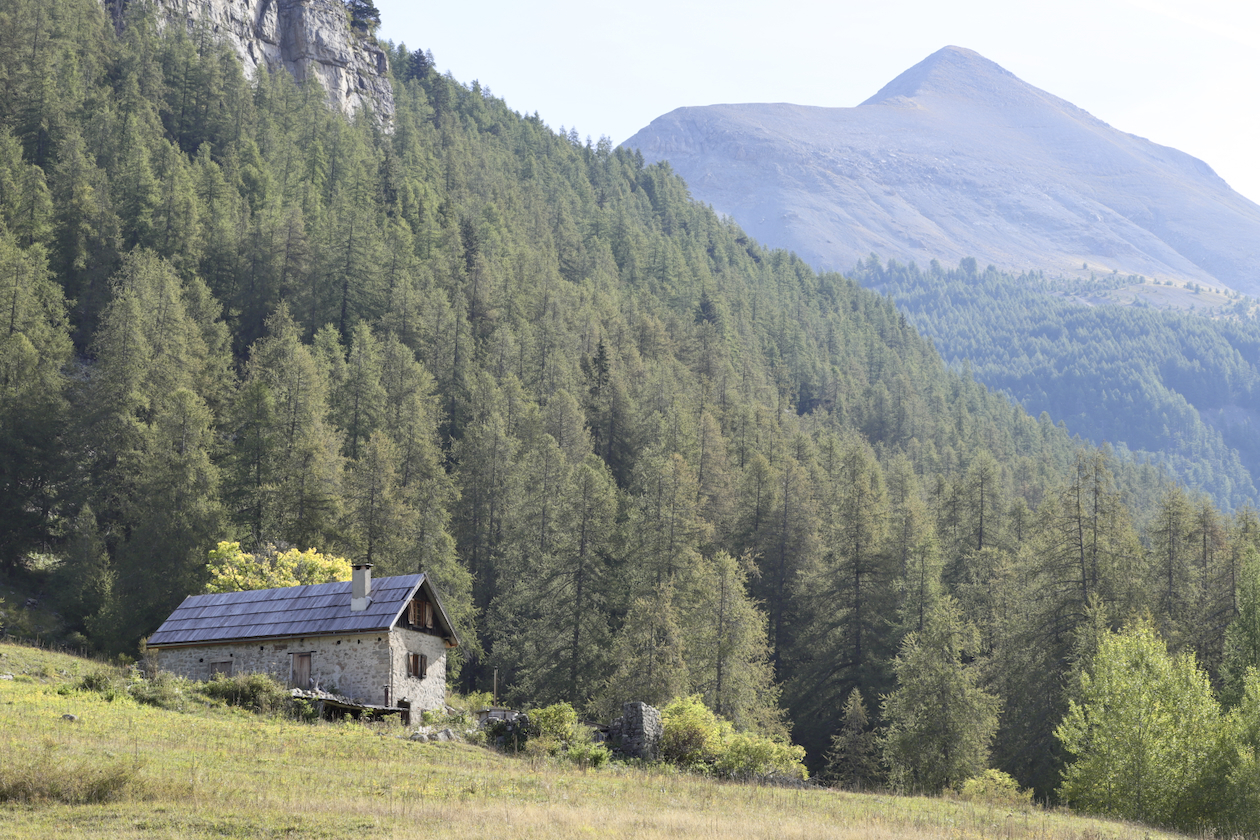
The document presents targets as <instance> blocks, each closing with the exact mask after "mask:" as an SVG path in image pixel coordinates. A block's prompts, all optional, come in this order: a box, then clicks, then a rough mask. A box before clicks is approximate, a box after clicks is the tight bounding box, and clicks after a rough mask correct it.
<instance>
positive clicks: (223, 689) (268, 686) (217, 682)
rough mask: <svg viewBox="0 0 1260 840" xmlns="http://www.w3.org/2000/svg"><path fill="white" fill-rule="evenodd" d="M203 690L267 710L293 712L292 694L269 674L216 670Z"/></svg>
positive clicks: (234, 702) (218, 697)
mask: <svg viewBox="0 0 1260 840" xmlns="http://www.w3.org/2000/svg"><path fill="white" fill-rule="evenodd" d="M202 691H203V692H204V693H205V694H206V696H207V697H212V698H214V699H216V700H222V701H223V702H224V703H226V704H228V705H229V706H240V707H242V708H246V709H252V710H254V711H256V712H264V713H270V714H275V713H292V711H293V696H292V695H291V694H290V693H289V691H288V689H286V688H285V687H284V686H282V685H280V683H278V682H276V681H275V680H273V679H272V678H271V677H269V676H267V675H266V674H235V675H233V676H231V677H225V676H223V675H221V674H216V675H215V676H214V679H212V680H210V682H208V683H206V684H205V688H203V689H202Z"/></svg>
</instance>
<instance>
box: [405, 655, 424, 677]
mask: <svg viewBox="0 0 1260 840" xmlns="http://www.w3.org/2000/svg"><path fill="white" fill-rule="evenodd" d="M420 668H421V664H420V654H418V653H409V654H407V676H409V677H418V676H420Z"/></svg>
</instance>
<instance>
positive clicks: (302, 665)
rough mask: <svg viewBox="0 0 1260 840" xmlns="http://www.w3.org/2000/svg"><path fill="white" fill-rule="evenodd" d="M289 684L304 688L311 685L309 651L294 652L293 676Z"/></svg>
mask: <svg viewBox="0 0 1260 840" xmlns="http://www.w3.org/2000/svg"><path fill="white" fill-rule="evenodd" d="M289 685H290V686H292V687H293V688H303V689H307V688H310V687H311V655H310V654H309V653H295V654H293V676H292V677H291V678H290V680H289Z"/></svg>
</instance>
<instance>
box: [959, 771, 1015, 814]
mask: <svg viewBox="0 0 1260 840" xmlns="http://www.w3.org/2000/svg"><path fill="white" fill-rule="evenodd" d="M958 795H959V796H960V797H962V798H963V799H965V800H967V801H968V802H981V803H983V804H985V805H996V806H1002V807H1010V806H1014V805H1029V804H1031V803H1032V791H1031V790H1020V789H1019V782H1017V781H1015V780H1014V779H1013V778H1011V777H1010V776H1009V775H1008V774H1006V773H1003V772H1002V771H1001V770H985V771H984V772H983V773H981V774H980V775H979V776H972V777H971V778H970V779H968V780H967V781H965V782H963V783H962V787H960V788H959V789H958Z"/></svg>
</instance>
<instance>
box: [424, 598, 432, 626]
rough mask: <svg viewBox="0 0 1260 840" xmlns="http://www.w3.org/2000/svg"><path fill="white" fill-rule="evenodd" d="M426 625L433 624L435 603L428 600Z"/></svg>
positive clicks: (425, 607) (425, 609)
mask: <svg viewBox="0 0 1260 840" xmlns="http://www.w3.org/2000/svg"><path fill="white" fill-rule="evenodd" d="M424 626H425V627H432V626H433V605H432V604H430V603H429V602H428V601H425V602H424Z"/></svg>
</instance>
